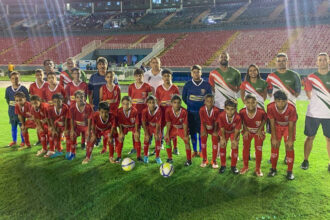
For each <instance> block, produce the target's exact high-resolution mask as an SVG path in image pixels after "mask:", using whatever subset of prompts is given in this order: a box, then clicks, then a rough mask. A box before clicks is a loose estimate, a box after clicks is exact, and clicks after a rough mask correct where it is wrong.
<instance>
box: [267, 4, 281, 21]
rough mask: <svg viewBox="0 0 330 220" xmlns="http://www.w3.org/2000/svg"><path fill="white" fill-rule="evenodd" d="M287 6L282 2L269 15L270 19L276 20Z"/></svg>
mask: <svg viewBox="0 0 330 220" xmlns="http://www.w3.org/2000/svg"><path fill="white" fill-rule="evenodd" d="M284 8H285V6H284V4H280V5H279V6H277V7H276V8H275V9H274V11H273V12H272V13H271V14H270V15H269V17H268V19H269V20H275V19H276V18H277V17H278V16H279V15H280V14H281V13H282V12H283V10H284Z"/></svg>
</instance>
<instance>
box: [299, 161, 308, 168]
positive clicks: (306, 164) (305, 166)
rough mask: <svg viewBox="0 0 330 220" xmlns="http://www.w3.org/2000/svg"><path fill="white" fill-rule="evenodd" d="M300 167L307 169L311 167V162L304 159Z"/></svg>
mask: <svg viewBox="0 0 330 220" xmlns="http://www.w3.org/2000/svg"><path fill="white" fill-rule="evenodd" d="M300 168H301V169H303V170H307V169H308V168H309V162H308V160H304V161H303V162H302V163H301V165H300Z"/></svg>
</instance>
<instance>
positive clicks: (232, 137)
mask: <svg viewBox="0 0 330 220" xmlns="http://www.w3.org/2000/svg"><path fill="white" fill-rule="evenodd" d="M234 134H235V132H233V133H225V138H226V141H228V140H229V138H230V141H233V140H234V137H235V135H234ZM238 140H239V135H238V137H237V141H238Z"/></svg>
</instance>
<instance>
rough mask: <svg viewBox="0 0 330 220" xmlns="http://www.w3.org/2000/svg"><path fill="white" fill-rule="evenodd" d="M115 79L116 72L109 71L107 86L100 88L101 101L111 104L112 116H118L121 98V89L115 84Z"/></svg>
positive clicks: (106, 76)
mask: <svg viewBox="0 0 330 220" xmlns="http://www.w3.org/2000/svg"><path fill="white" fill-rule="evenodd" d="M114 77H115V72H113V71H107V72H106V74H105V81H107V84H105V85H103V86H102V87H101V88H100V100H101V101H106V102H107V103H109V106H110V113H111V114H116V112H117V109H118V107H119V104H120V98H121V96H120V95H121V92H120V88H119V86H118V85H116V84H114V82H113V80H114Z"/></svg>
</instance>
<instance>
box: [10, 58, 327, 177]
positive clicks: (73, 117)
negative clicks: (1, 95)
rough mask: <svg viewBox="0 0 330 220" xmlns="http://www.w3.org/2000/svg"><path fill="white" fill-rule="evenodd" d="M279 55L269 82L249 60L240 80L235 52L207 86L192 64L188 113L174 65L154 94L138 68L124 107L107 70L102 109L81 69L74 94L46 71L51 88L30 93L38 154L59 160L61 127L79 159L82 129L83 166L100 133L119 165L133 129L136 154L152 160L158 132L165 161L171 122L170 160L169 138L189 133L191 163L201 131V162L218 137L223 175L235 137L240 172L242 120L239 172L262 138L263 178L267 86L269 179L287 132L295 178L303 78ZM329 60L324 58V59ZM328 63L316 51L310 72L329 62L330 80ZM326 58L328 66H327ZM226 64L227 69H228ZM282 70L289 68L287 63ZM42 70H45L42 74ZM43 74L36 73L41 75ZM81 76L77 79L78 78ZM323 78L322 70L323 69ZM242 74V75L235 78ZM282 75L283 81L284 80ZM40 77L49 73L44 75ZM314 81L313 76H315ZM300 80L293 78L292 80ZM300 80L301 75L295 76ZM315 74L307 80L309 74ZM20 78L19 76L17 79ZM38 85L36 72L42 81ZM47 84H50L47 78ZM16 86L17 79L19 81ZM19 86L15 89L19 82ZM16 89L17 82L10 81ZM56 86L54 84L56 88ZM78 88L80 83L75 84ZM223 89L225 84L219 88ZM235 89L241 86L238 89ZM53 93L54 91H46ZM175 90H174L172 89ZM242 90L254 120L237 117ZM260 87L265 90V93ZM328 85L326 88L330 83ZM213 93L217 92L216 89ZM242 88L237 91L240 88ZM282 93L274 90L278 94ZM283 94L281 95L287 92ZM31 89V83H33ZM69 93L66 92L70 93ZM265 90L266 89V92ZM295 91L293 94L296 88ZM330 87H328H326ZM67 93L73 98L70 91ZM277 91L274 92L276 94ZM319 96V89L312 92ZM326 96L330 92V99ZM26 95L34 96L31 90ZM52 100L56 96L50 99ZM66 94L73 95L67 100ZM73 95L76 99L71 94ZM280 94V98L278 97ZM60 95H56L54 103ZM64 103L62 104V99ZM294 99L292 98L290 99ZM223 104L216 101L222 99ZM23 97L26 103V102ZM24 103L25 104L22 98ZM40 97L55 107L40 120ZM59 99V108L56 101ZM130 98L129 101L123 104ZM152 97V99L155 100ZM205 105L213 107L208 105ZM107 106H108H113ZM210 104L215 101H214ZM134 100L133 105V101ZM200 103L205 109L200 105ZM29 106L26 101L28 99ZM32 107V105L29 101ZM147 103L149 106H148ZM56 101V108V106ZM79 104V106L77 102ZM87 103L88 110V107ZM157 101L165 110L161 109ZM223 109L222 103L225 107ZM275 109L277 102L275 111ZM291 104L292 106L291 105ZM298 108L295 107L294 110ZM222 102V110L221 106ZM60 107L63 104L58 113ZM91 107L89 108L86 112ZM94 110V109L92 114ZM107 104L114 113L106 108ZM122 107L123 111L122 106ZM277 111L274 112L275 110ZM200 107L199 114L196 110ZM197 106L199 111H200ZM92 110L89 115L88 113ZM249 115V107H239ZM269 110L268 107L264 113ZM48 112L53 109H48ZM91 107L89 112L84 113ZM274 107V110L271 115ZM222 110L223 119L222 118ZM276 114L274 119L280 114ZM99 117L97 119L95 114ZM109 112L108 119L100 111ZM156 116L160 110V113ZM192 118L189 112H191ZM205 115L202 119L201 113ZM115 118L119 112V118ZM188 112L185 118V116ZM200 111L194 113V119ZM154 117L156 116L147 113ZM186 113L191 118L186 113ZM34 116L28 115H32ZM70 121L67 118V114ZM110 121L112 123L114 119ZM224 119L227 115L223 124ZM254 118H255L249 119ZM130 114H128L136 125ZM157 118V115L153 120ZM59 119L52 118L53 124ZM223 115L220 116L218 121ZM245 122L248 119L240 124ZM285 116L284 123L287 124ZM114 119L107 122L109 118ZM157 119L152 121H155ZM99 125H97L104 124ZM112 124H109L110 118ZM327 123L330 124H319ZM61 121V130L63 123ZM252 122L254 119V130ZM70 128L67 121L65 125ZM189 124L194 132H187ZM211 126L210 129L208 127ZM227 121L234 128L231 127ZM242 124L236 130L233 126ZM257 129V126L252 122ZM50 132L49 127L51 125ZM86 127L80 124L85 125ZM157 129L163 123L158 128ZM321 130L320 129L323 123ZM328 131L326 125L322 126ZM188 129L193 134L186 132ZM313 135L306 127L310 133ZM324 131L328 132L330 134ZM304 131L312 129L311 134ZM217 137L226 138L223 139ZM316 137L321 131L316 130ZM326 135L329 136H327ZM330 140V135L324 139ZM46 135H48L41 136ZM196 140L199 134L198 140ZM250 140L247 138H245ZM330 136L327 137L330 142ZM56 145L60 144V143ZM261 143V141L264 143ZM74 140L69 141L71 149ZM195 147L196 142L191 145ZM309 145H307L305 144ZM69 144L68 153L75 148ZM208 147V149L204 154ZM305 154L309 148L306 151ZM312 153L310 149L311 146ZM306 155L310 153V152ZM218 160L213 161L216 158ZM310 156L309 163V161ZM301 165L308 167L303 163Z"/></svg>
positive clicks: (186, 91) (288, 155)
mask: <svg viewBox="0 0 330 220" xmlns="http://www.w3.org/2000/svg"><path fill="white" fill-rule="evenodd" d="M281 58H284V59H282V60H284V61H287V57H286V55H283V54H279V56H278V58H277V61H278V65H279V68H278V71H276V72H275V73H272V74H269V76H268V79H267V82H268V86H267V83H266V82H265V81H263V80H261V78H260V74H259V70H258V68H257V67H256V66H255V65H251V66H250V67H249V69H248V74H247V77H246V81H245V82H244V83H242V84H241V82H240V74H239V72H238V71H237V70H236V69H234V68H232V67H229V66H228V61H229V56H228V54H227V53H223V54H221V55H220V68H218V69H217V70H215V71H213V72H211V74H210V79H209V82H210V84H209V83H207V82H204V81H203V79H202V78H201V68H200V67H199V66H197V65H196V66H193V67H192V78H193V79H192V81H190V82H188V83H187V84H186V85H185V87H184V89H183V93H182V96H183V100H184V101H185V102H186V104H187V106H188V112H186V110H185V109H183V108H181V98H180V97H179V96H176V95H174V94H178V93H179V92H178V88H177V87H176V86H175V85H172V82H171V76H172V73H171V71H169V70H166V69H165V70H162V71H161V74H162V78H163V84H162V85H160V86H159V87H158V88H157V89H156V92H154V90H153V88H152V87H151V86H149V85H148V84H147V83H144V82H143V71H142V70H139V69H137V70H136V71H135V73H134V77H135V83H134V84H132V85H130V87H129V97H124V98H123V99H122V108H120V109H118V107H119V101H120V89H119V87H118V86H117V85H114V83H113V78H114V73H113V72H111V71H109V72H106V75H105V79H106V81H107V84H106V85H104V86H102V87H101V89H100V93H99V96H100V100H104V101H106V103H105V102H101V103H100V104H99V107H100V108H99V111H98V112H96V113H94V114H92V106H89V104H87V103H86V97H87V94H88V93H89V92H88V90H87V86H85V88H84V89H81V88H79V85H80V84H83V83H82V82H79V70H75V72H76V74H72V76H73V82H72V84H73V85H74V87H76V91H74V92H72V93H70V91H71V89H70V87H71V86H70V83H69V84H68V85H67V87H66V89H65V90H64V89H63V88H61V86H60V85H59V84H58V83H56V76H55V74H53V73H49V74H48V75H47V79H48V83H49V85H47V86H46V87H45V88H46V89H45V90H42V89H41V90H42V92H41V95H40V96H41V97H42V98H41V97H40V96H39V97H38V96H35V95H34V96H32V97H31V104H32V107H31V109H32V110H31V115H32V118H33V119H34V122H35V123H36V127H37V129H38V134H39V136H40V138H41V141H42V143H43V150H41V151H39V152H38V155H41V154H44V153H46V155H45V156H46V157H48V156H50V157H54V156H58V155H60V154H61V147H60V144H59V143H60V141H59V140H60V137H61V135H60V133H61V131H62V130H63V131H64V132H65V134H66V139H67V155H66V156H67V158H69V159H73V158H74V157H75V148H76V147H75V146H76V137H77V136H78V135H80V133H82V134H84V133H85V135H86V137H87V139H88V144H87V154H86V158H85V160H84V161H83V163H87V162H88V161H89V160H90V155H91V152H92V149H93V146H94V142H95V141H96V140H97V138H100V137H101V136H103V137H104V148H103V150H102V152H105V150H106V145H107V144H109V151H110V162H120V159H121V149H122V146H123V145H122V143H123V140H124V136H125V134H126V133H127V132H128V131H132V132H133V134H134V135H133V143H134V148H135V150H136V151H137V157H138V160H139V161H144V162H148V146H149V140H150V137H151V136H152V135H153V136H154V137H155V141H156V152H155V153H156V161H157V162H158V163H161V160H160V158H159V151H160V149H161V144H160V141H161V140H162V137H163V135H162V131H163V128H164V127H165V126H166V127H167V129H166V134H165V135H164V137H165V140H166V151H167V153H168V162H171V161H172V147H171V140H172V141H173V143H174V145H175V143H176V136H180V137H182V138H183V140H184V142H185V145H186V155H187V161H186V163H185V165H190V164H191V157H192V156H196V154H197V150H196V148H194V152H193V155H191V150H190V143H189V138H188V134H189V133H190V136H191V137H193V136H194V134H193V132H191V130H193V129H195V130H196V128H200V129H201V130H200V131H199V133H200V137H201V138H200V142H201V151H202V153H200V154H201V156H202V157H203V162H202V164H201V166H202V167H205V166H206V165H207V164H208V161H207V158H206V140H207V133H209V134H211V135H212V142H213V143H212V149H213V154H212V155H213V156H212V161H211V163H212V167H213V168H218V165H217V163H216V155H217V152H218V142H220V158H221V168H220V173H223V172H224V171H225V169H226V166H225V164H226V162H225V155H226V150H225V149H226V148H225V146H226V142H227V140H228V139H229V138H230V139H231V141H232V144H231V145H232V153H231V154H232V163H231V170H232V172H233V173H236V174H237V173H238V170H237V168H236V162H237V155H238V138H239V131H240V125H241V122H243V139H244V144H243V145H244V147H243V161H244V167H243V168H242V170H241V173H242V174H243V173H246V171H247V170H248V165H247V164H248V162H247V161H248V159H247V158H248V155H249V154H248V153H247V152H248V151H247V149H249V148H250V143H251V140H252V139H253V138H255V143H256V157H257V158H256V162H257V166H256V174H257V175H258V176H262V172H261V170H260V161H261V148H262V140H263V139H264V134H263V132H262V131H263V127H264V123H265V121H266V118H267V116H265V115H266V114H263V116H262V117H263V118H262V119H263V120H257V119H255V117H256V113H257V112H258V111H259V110H262V108H263V101H264V99H265V98H266V96H265V94H267V90H266V89H267V88H268V89H270V88H271V89H272V90H273V91H272V93H273V96H272V97H273V98H272V99H273V100H274V98H275V102H271V104H270V105H269V106H268V111H267V112H268V118H269V120H270V125H271V134H272V138H271V142H272V154H271V155H272V156H271V162H272V169H271V171H270V173H269V176H274V175H275V174H276V172H277V171H276V163H277V159H278V154H279V153H278V148H279V145H280V140H281V138H282V136H283V137H284V139H285V143H286V149H287V153H286V161H287V164H288V175H287V178H288V179H293V178H294V177H293V174H292V165H293V160H294V151H293V142H294V137H295V121H296V119H297V115H296V111H295V107H294V105H293V104H294V103H293V102H294V96H297V95H298V94H299V92H300V91H299V89H300V86H297V82H298V80H299V83H300V79H299V76H298V75H297V74H295V73H293V72H292V71H289V70H286V65H285V68H284V69H285V71H284V73H282V75H281V73H280V71H282V72H283V70H281V68H280V65H281V63H284V62H283V61H281ZM323 58H324V59H323ZM322 60H325V62H324V61H323V64H322V65H323V67H322V68H323V69H322V68H321V67H320V65H321V64H320V63H321V62H322ZM154 61H156V62H158V63H160V61H159V59H157V58H154V59H153V60H152V62H154ZM328 62H329V57H328V56H327V54H324V53H323V54H320V55H319V56H318V65H319V71H318V72H317V73H315V74H312V75H311V76H309V77H314V78H315V76H317V74H318V75H320V73H319V72H321V73H323V72H324V69H325V66H326V70H327V72H326V74H323V75H325V76H327V77H328V75H329V73H328ZM324 63H326V65H325V64H324ZM222 69H226V70H227V71H223V70H222ZM282 69H283V68H282ZM39 73H41V75H42V72H41V71H39ZM39 73H38V72H37V74H36V75H38V74H39ZM15 75H16V76H17V73H13V74H12V75H11V77H13V78H15ZM75 75H76V76H75ZM321 75H322V74H321ZM237 76H239V77H237ZM283 76H284V78H285V79H284V80H283V79H282V78H283ZM39 78H41V79H42V78H43V77H42V76H41V77H39ZM314 78H313V79H314ZM291 79H294V80H291ZM296 79H298V80H296ZM308 79H309V78H308ZM325 80H328V78H325ZM12 81H15V80H12ZM290 81H291V85H289V86H287V85H285V83H287V82H290ZM37 83H38V77H37V82H36V84H37ZM43 83H44V82H43ZM312 83H313V80H312V79H311V80H307V81H306V90H307V91H311V90H312V88H313V87H311V85H312ZM324 84H325V85H328V83H327V82H325V83H324ZM17 85H18V84H17ZM17 85H16V86H17ZM12 87H13V90H14V87H15V86H14V85H13V86H12ZM52 87H53V88H52ZM77 87H78V88H77ZM217 87H219V88H217ZM235 87H236V88H235ZM47 88H48V90H49V91H50V92H49V91H47ZM58 88H59V91H58V92H56V91H55V90H56V89H58ZM172 88H173V89H172ZM238 88H240V89H241V93H242V97H246V99H244V101H245V104H246V108H245V112H246V115H247V116H248V117H246V120H245V121H244V116H242V115H241V114H240V115H241V116H239V114H237V113H235V112H236V108H237V103H236V102H235V101H234V99H233V98H235V97H230V95H231V94H230V92H231V91H232V92H237V91H238ZM260 88H263V89H261V90H260ZM212 89H213V92H214V94H215V104H219V105H220V106H216V107H218V108H216V107H213V101H214V97H213V95H212V94H211V92H212ZM326 89H327V88H326ZM210 90H211V91H210ZM235 90H236V91H235ZM275 90H276V91H275ZM282 90H283V91H284V92H283V91H282ZM30 91H31V88H30ZM65 91H67V92H65ZM264 91H266V93H265V92H264ZM292 91H293V92H292ZM326 91H328V90H326ZM51 92H52V93H53V94H52V95H49V93H51ZM59 93H61V94H62V95H61V96H59V95H58V94H59ZM152 93H154V94H155V95H156V98H155V97H154V96H150V94H152ZM67 94H69V95H67ZM275 94H276V95H275ZM313 94H314V93H313ZM326 95H327V94H325V96H326ZM19 96H21V99H23V100H24V97H22V96H23V95H22V93H16V97H17V98H19ZM219 96H220V99H221V96H223V97H226V98H229V99H228V100H227V101H224V102H219V101H218V100H219ZM25 97H28V96H26V95H25ZM50 97H51V98H50ZM63 97H68V98H66V99H65V98H63ZM73 97H74V98H73ZM276 97H277V98H276ZM53 98H54V100H52V99H53ZM58 100H60V101H58ZM63 100H64V102H65V103H68V104H71V107H70V109H69V111H68V112H69V113H67V114H64V113H63V115H66V116H63V117H62V118H63V120H64V121H61V123H60V124H58V123H57V121H58V120H57V121H56V120H55V118H56V116H58V115H60V114H61V113H62V109H63V107H61V106H65V105H63V104H62V102H63ZM249 100H250V102H252V103H255V104H256V105H257V104H258V105H259V107H261V108H254V107H253V104H251V106H252V107H251V108H250V111H249V108H248V106H249V105H248V104H247V103H248V102H249ZM288 100H289V102H288ZM19 101H20V100H17V103H19ZM217 101H218V102H217ZM22 102H23V101H22ZM22 102H21V103H22ZM42 102H48V103H49V104H50V106H48V107H45V109H47V110H45V112H46V113H45V114H44V117H45V118H42V117H41V119H38V116H36V115H38V114H39V116H40V115H42V114H40V112H41V111H40V109H42V108H41V106H42V105H47V104H44V103H42ZM57 102H58V103H60V104H58V105H56V103H57ZM125 102H127V103H126V104H125ZM149 102H150V104H149ZM204 102H205V114H204V115H203V111H204V110H203V109H204V107H201V105H200V103H202V105H203V103H204ZM207 102H209V104H208V105H207ZM107 103H108V104H107ZM210 103H212V104H210ZM131 104H132V105H133V107H132V108H131V107H130V105H131ZM197 104H199V105H200V106H199V107H198V106H197ZM24 105H25V103H24ZM27 105H28V104H27ZM125 105H126V106H127V108H126V111H125V109H124V107H125ZM146 105H147V106H146ZM56 106H57V107H56ZM79 106H81V108H80V107H79ZM86 106H89V107H86ZM158 106H159V107H158ZM221 106H222V108H221ZM270 106H273V107H272V108H271V107H270ZM290 106H291V107H290ZM292 106H293V108H292ZM22 107H23V105H20V107H19V104H18V105H16V114H17V115H22V113H21V114H20V112H19V109H20V108H21V109H23V110H25V109H28V108H27V107H24V108H22ZM219 107H220V108H219ZM52 108H53V109H54V112H55V115H52V114H51V113H50V112H51V110H50V109H52ZM56 108H58V109H57V110H56ZM227 108H232V109H231V110H232V115H231V113H230V110H229V109H227ZM33 109H36V110H37V111H36V112H38V114H36V113H34V114H33V112H34V110H33ZM86 109H87V110H86ZM88 109H90V110H91V111H88ZM108 109H109V110H108ZM117 109H118V110H117ZM134 109H136V112H137V113H136V118H135V119H134V117H133V118H131V117H129V116H130V115H131V114H132V111H133V112H134ZM214 109H217V110H218V111H219V112H221V111H223V110H225V111H223V113H220V116H218V115H217V114H213V111H215V112H216V111H217V110H214ZM271 109H273V110H271ZM194 110H195V111H194ZM196 110H197V112H198V113H197V114H196V113H195V112H196ZM85 111H87V112H85ZM107 111H108V112H109V115H108V116H107V114H108V113H107ZM242 111H243V112H244V109H243V110H241V113H242ZM262 111H263V110H262ZM48 112H49V113H48ZM84 112H85V113H84ZM121 112H123V113H122V116H123V117H122V119H120V118H121V117H120V113H121ZM156 112H160V115H161V116H160V119H159V116H158V119H157V120H160V121H157V120H156V118H157V117H156V116H155V115H156V114H155V113H156ZM271 112H273V115H272V114H271ZM79 114H80V116H85V117H87V116H88V117H87V118H81V117H77V115H79ZM221 114H222V115H223V117H221ZM274 114H275V115H276V114H277V116H276V117H275V115H274ZM94 115H95V116H96V117H94ZM102 115H103V116H102ZM157 115H158V114H157ZM189 115H190V117H189ZM202 115H203V116H202ZM212 115H217V116H216V117H215V118H214V119H213V121H212V120H211V121H212V123H210V124H211V125H207V122H205V119H209V118H210V117H211V116H212ZM236 115H237V118H240V119H236V120H237V121H236V122H235V123H233V122H234V119H235V117H236ZM114 116H115V117H114ZM181 116H182V117H181ZM195 116H196V117H195ZM148 117H150V118H148ZM185 117H186V118H185ZM19 118H20V121H21V122H22V124H23V133H24V134H25V136H26V133H27V132H26V129H27V126H26V124H27V123H26V121H29V120H26V119H25V118H24V117H23V118H22V117H19ZM26 118H29V117H26ZM64 118H66V119H68V120H69V121H68V122H66V119H64ZM110 118H112V119H111V120H110V121H109V119H110ZM221 118H223V120H222V122H221ZM251 118H252V119H251ZM127 119H130V120H129V121H130V123H128V122H129V121H128V120H127ZM150 119H152V120H150ZM248 119H250V120H251V122H250V123H251V125H247V124H248ZM52 120H53V122H52ZM199 120H200V121H201V122H199V123H198V124H195V123H194V122H196V121H197V122H198V121H199ZM219 120H220V121H219ZM241 120H242V121H241ZM281 120H282V121H281ZM108 121H109V123H108ZM152 121H154V122H152ZM98 122H99V123H98ZM105 122H107V123H105ZM320 122H321V123H322V122H324V121H320ZM326 122H327V121H325V122H324V123H322V125H323V128H325V126H326V125H328V124H327V123H326ZM61 124H62V127H61ZM252 124H255V125H254V127H255V128H253V126H252ZM63 125H64V126H63ZM101 125H104V126H105V125H107V126H109V128H108V129H105V128H102V126H101ZM141 125H142V127H143V129H144V131H145V140H144V159H142V157H141V143H140V129H139V127H140V126H141ZM188 125H189V129H188ZM208 126H209V127H208ZM226 126H228V127H229V128H228V129H227V128H226ZM235 126H237V128H236V127H235ZM251 126H252V127H251ZM46 127H47V128H48V130H49V131H48V132H46V130H47V128H46ZM80 127H81V128H80ZM116 127H118V128H119V130H116ZM157 127H158V128H157ZM317 127H318V126H317ZM317 127H316V128H315V127H313V128H311V129H314V130H315V133H316V131H317ZM324 130H325V129H324ZM188 131H189V132H188ZM307 132H308V131H307ZM325 132H326V131H325ZM305 133H306V131H305ZM218 135H219V136H220V137H221V138H220V139H218V138H217V137H218ZM314 135H315V134H314ZM45 136H49V137H48V138H43V137H45ZM325 136H326V133H325ZM326 137H327V136H326ZM43 139H45V140H46V141H45V140H43ZM192 139H193V138H192ZM25 140H26V141H25V143H26V144H27V145H28V146H29V144H28V143H27V141H28V136H26V138H25ZM245 140H246V143H245ZM47 141H48V142H49V144H50V150H49V151H48V152H47ZM327 141H328V139H327ZM54 142H55V144H54ZM260 142H261V144H260ZM68 145H69V146H68ZM114 145H116V147H115V149H116V152H117V154H118V155H117V156H118V157H117V159H116V160H114V159H113V153H114ZM54 146H56V148H57V152H56V153H55V151H54ZM193 146H194V143H193ZM305 148H306V145H305ZM69 149H70V150H69ZM204 151H205V152H204ZM305 152H306V149H305ZM309 152H310V151H309ZM305 156H306V155H305ZM214 158H215V159H214ZM305 162H306V160H305V161H304V163H305ZM304 163H303V164H302V166H303V165H304Z"/></svg>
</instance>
